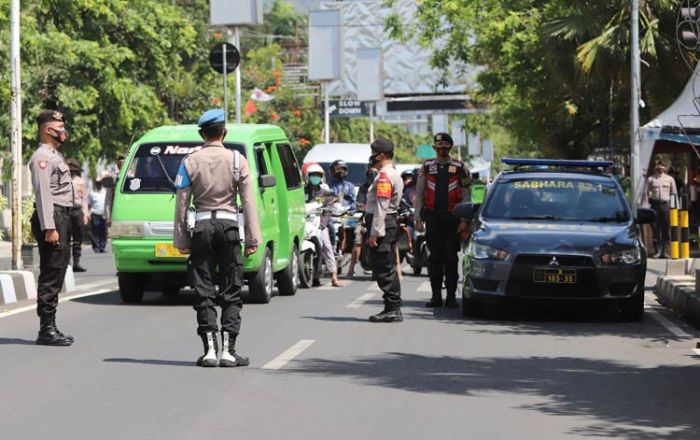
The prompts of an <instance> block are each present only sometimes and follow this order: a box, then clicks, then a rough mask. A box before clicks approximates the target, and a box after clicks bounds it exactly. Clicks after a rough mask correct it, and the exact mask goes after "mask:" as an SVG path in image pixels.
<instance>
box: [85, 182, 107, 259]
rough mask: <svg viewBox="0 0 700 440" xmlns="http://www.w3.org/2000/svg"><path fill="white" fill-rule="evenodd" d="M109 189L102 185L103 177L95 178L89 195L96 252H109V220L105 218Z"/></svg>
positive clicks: (93, 246) (93, 241)
mask: <svg viewBox="0 0 700 440" xmlns="http://www.w3.org/2000/svg"><path fill="white" fill-rule="evenodd" d="M106 199H107V190H105V189H104V187H103V186H102V178H101V177H98V178H97V179H95V183H94V187H93V190H92V191H91V192H90V195H89V196H88V205H89V206H90V221H91V222H92V229H91V232H92V250H93V251H94V252H95V253H104V252H107V250H106V248H107V221H106V220H105V201H106Z"/></svg>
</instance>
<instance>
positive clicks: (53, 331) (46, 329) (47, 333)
mask: <svg viewBox="0 0 700 440" xmlns="http://www.w3.org/2000/svg"><path fill="white" fill-rule="evenodd" d="M36 344H37V345H52V346H55V347H68V346H70V345H72V344H73V337H72V336H66V335H64V334H63V333H61V332H60V331H59V330H58V328H56V315H47V316H42V317H41V318H40V327H39V336H38V337H37V338H36Z"/></svg>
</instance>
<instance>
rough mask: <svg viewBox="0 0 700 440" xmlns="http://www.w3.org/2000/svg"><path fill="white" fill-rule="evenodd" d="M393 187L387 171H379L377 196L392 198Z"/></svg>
mask: <svg viewBox="0 0 700 440" xmlns="http://www.w3.org/2000/svg"><path fill="white" fill-rule="evenodd" d="M392 190H393V187H392V185H391V179H389V176H388V175H387V174H386V173H379V177H378V178H377V198H381V199H390V198H391V193H392Z"/></svg>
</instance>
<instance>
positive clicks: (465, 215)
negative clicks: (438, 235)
mask: <svg viewBox="0 0 700 440" xmlns="http://www.w3.org/2000/svg"><path fill="white" fill-rule="evenodd" d="M478 210H479V204H474V203H460V204H459V205H457V206H455V215H456V216H457V217H459V218H461V219H465V220H472V219H473V218H474V215H475V214H476V212H477V211H478Z"/></svg>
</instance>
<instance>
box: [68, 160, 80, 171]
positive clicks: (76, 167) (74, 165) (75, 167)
mask: <svg viewBox="0 0 700 440" xmlns="http://www.w3.org/2000/svg"><path fill="white" fill-rule="evenodd" d="M66 163H67V164H68V168H69V169H71V170H79V169H80V162H78V159H76V158H74V157H70V158H68V159H67V160H66Z"/></svg>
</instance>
